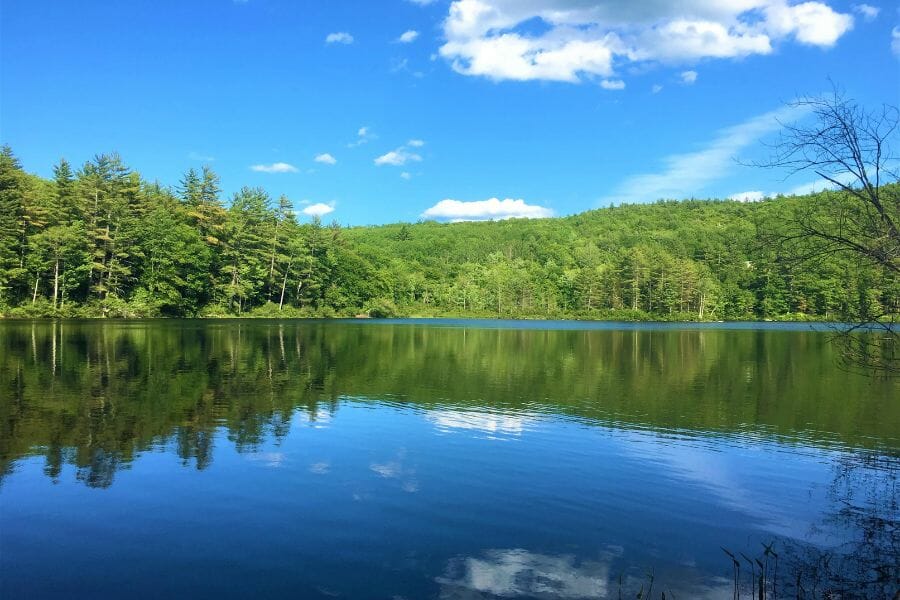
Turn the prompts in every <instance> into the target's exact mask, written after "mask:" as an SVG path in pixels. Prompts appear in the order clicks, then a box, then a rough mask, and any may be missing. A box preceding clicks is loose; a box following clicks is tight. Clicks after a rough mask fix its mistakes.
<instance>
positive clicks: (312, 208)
mask: <svg viewBox="0 0 900 600" xmlns="http://www.w3.org/2000/svg"><path fill="white" fill-rule="evenodd" d="M300 212H302V213H303V214H304V215H306V216H308V217H324V216H325V215H327V214H328V213H332V212H334V204H325V203H324V202H316V203H315V204H310V205H309V206H307V207H306V208H304V209H303V210H302V211H300Z"/></svg>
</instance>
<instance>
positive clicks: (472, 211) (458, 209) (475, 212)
mask: <svg viewBox="0 0 900 600" xmlns="http://www.w3.org/2000/svg"><path fill="white" fill-rule="evenodd" d="M552 216H553V211H552V210H550V209H549V208H545V207H543V206H535V205H533V204H526V203H525V201H524V200H521V199H518V200H513V199H512V198H507V199H505V200H500V199H498V198H490V199H488V200H475V201H472V202H465V201H461V200H450V199H447V200H441V201H440V202H438V203H437V204H435V205H434V206H432V207H431V208H429V209H427V210H426V211H425V212H423V213H422V218H424V219H437V220H440V221H453V222H456V221H494V220H503V219H542V218H546V217H552Z"/></svg>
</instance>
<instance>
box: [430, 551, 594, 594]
mask: <svg viewBox="0 0 900 600" xmlns="http://www.w3.org/2000/svg"><path fill="white" fill-rule="evenodd" d="M437 581H438V583H439V584H440V585H441V596H440V597H441V598H442V599H444V600H455V599H459V600H463V599H474V598H489V597H493V596H501V597H512V596H527V597H529V598H547V599H550V598H605V597H607V595H608V591H609V566H608V565H607V564H605V563H601V562H589V561H585V562H581V563H576V561H575V558H574V557H572V556H552V555H547V554H536V553H534V552H528V551H527V550H522V549H509V550H490V551H488V552H487V553H486V554H485V555H484V557H483V558H474V557H468V558H458V559H454V560H452V561H450V564H449V565H448V568H447V575H446V576H445V577H441V578H438V579H437Z"/></svg>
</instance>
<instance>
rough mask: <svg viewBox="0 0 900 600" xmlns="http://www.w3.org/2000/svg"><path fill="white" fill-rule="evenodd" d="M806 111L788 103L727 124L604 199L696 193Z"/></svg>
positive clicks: (631, 200)
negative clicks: (739, 156) (706, 140)
mask: <svg viewBox="0 0 900 600" xmlns="http://www.w3.org/2000/svg"><path fill="white" fill-rule="evenodd" d="M806 111H807V109H804V108H801V107H790V106H789V107H784V108H780V109H778V110H775V111H772V112H768V113H765V114H762V115H759V116H757V117H754V118H752V119H749V120H748V121H745V122H744V123H741V124H739V125H735V126H733V127H727V128H725V129H723V130H721V131H720V132H719V133H718V135H717V136H716V137H715V139H713V140H712V141H711V142H710V143H709V144H707V145H706V147H705V148H702V149H700V150H697V151H695V152H687V153H684V154H675V155H672V156H668V157H666V158H665V159H664V161H663V163H664V168H663V169H662V170H661V171H659V172H656V173H645V174H641V175H635V176H633V177H630V178H628V179H626V180H625V181H624V182H623V183H621V184H620V185H619V186H618V187H617V188H616V189H615V190H614V191H613V193H612V194H610V195H609V196H607V197H606V198H604V201H605V202H621V203H631V204H633V203H639V202H652V201H654V200H659V199H661V198H686V197H690V196H694V195H695V194H697V193H698V192H699V191H701V190H702V189H703V187H704V186H705V185H706V184H708V183H710V182H712V181H715V180H716V179H719V178H721V177H724V176H725V175H727V174H728V172H729V171H730V169H731V168H732V167H733V166H734V164H735V163H734V158H735V157H736V155H737V154H738V153H739V152H740V151H741V150H743V149H744V148H746V147H748V146H749V145H750V144H753V143H755V142H757V141H758V140H759V139H760V138H762V137H763V136H765V135H768V134H770V133H773V132H775V131H778V130H779V129H780V128H781V123H784V122H789V121H794V120H796V119H798V118H800V117H802V116H803V115H804V114H806Z"/></svg>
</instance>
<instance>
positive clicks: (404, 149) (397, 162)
mask: <svg viewBox="0 0 900 600" xmlns="http://www.w3.org/2000/svg"><path fill="white" fill-rule="evenodd" d="M424 145H425V142H423V141H422V140H409V141H408V142H406V144H405V145H403V146H400V147H399V148H397V149H396V150H391V151H390V152H387V153H385V154H382V155H381V156H379V157H378V158H376V159H375V164H376V165H377V166H379V167H382V166H384V165H391V166H393V167H402V166H403V165H405V164H406V163H409V162H422V156H421V155H419V154H417V153H416V152H414V151H412V150H410V148H421V147H422V146H424Z"/></svg>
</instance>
